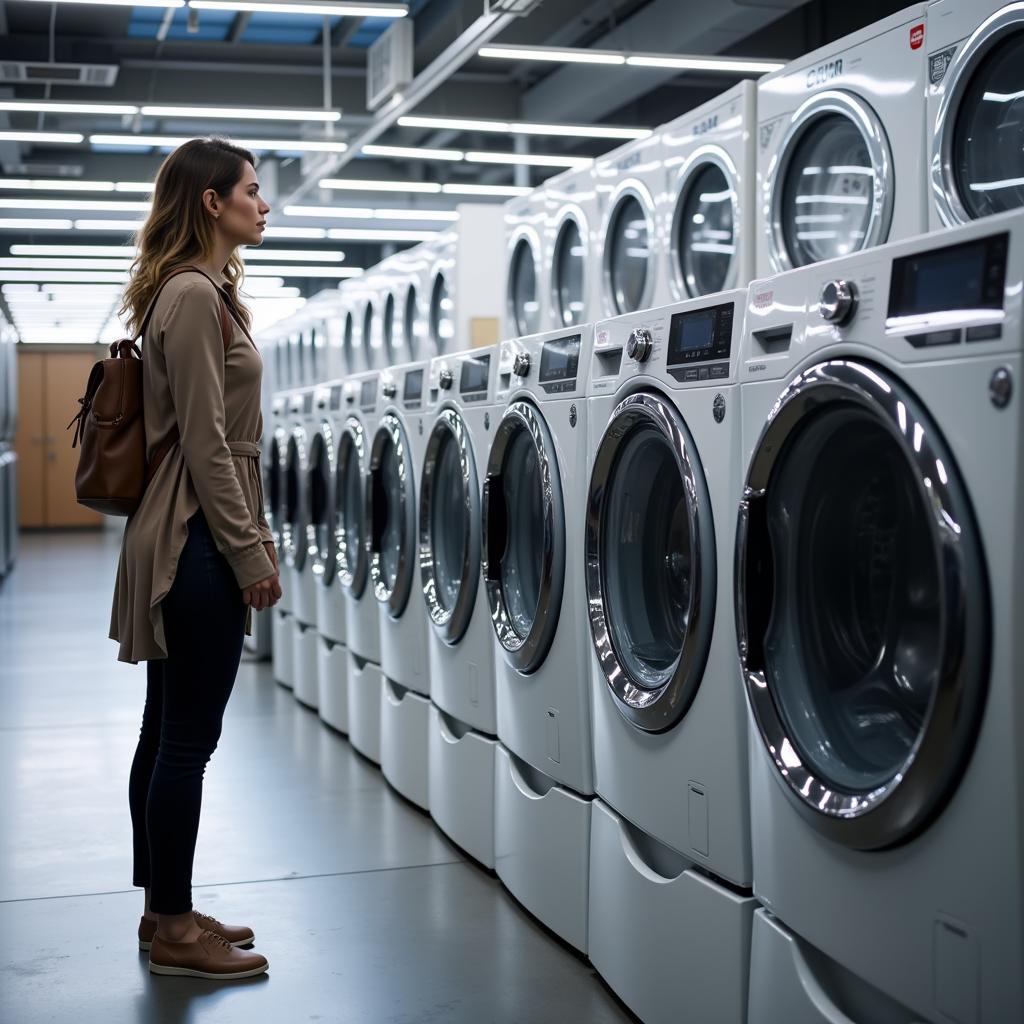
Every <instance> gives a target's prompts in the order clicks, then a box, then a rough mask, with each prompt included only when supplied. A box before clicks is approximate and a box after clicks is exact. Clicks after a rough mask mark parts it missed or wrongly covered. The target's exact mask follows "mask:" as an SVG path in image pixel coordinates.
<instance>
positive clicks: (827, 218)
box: [755, 4, 928, 276]
mask: <svg viewBox="0 0 1024 1024" xmlns="http://www.w3.org/2000/svg"><path fill="white" fill-rule="evenodd" d="M926 12H927V5H926V4H914V5H913V6H911V7H908V8H906V9H905V10H903V11H900V12H899V13H897V14H893V15H890V16H889V17H888V18H883V19H882V20H881V21H878V22H876V23H875V24H873V25H869V26H868V27H867V28H864V29H861V30H860V31H858V32H854V33H852V34H851V35H848V36H846V37H844V38H843V39H840V40H837V41H836V42H834V43H829V44H828V45H827V46H823V47H821V48H819V49H817V50H813V51H812V52H811V53H809V54H807V55H806V56H804V57H801V58H800V59H799V60H795V61H793V62H792V63H790V64H787V65H786V67H785V68H782V69H781V70H779V71H774V72H772V73H771V74H769V75H765V76H764V77H763V78H761V79H759V81H758V83H757V124H758V127H757V177H758V190H759V193H760V195H759V197H758V198H759V213H760V226H759V229H758V235H757V238H758V240H757V259H756V266H755V272H756V273H757V274H759V275H761V276H764V275H767V274H771V273H775V272H778V271H781V270H788V269H790V268H791V267H801V266H806V265H807V264H809V263H817V262H819V261H820V260H826V259H831V258H833V257H838V256H845V255H847V254H848V253H852V252H857V251H858V250H861V249H870V248H871V247H873V246H876V245H881V244H882V243H883V242H887V241H896V240H897V239H900V238H907V237H909V236H912V235H916V234H919V233H920V232H922V231H924V230H926V227H927V223H928V213H927V202H928V200H927V194H926V191H925V189H924V187H923V182H924V180H925V171H924V168H925V162H926V155H925V109H924V108H925V82H926V75H925V72H926V57H925V54H926V46H925V21H926Z"/></svg>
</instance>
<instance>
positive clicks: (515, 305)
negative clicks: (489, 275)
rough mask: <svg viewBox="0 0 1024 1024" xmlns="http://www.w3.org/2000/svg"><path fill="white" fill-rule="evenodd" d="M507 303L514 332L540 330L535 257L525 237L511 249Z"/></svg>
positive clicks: (524, 332)
mask: <svg viewBox="0 0 1024 1024" xmlns="http://www.w3.org/2000/svg"><path fill="white" fill-rule="evenodd" d="M508 304H509V312H510V313H511V314H512V323H513V325H514V326H515V331H516V334H518V335H520V336H522V335H525V334H536V333H537V331H539V330H540V304H539V303H538V302H537V258H536V254H535V253H534V250H533V246H532V245H530V242H529V240H528V239H526V238H520V239H519V241H518V242H516V244H515V248H514V249H513V250H512V260H511V265H510V267H509V295H508Z"/></svg>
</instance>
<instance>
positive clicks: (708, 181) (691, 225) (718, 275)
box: [672, 159, 739, 298]
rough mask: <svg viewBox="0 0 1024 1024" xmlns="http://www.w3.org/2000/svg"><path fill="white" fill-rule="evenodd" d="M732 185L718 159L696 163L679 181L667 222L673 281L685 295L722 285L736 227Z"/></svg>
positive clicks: (729, 271)
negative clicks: (669, 222) (672, 216)
mask: <svg viewBox="0 0 1024 1024" xmlns="http://www.w3.org/2000/svg"><path fill="white" fill-rule="evenodd" d="M737 203H738V199H737V196H736V185H735V181H734V179H733V178H732V176H731V175H730V174H729V173H728V171H727V169H726V168H725V166H724V165H723V164H722V163H721V162H719V161H718V160H711V159H707V160H703V161H701V162H699V163H697V164H696V165H695V166H694V167H693V168H692V169H691V170H690V172H689V173H688V174H687V175H686V177H685V179H684V180H683V184H682V187H681V188H680V190H679V200H678V202H677V204H676V212H675V221H674V224H673V226H672V256H673V266H674V270H675V274H676V281H677V283H679V284H681V285H682V289H681V290H682V294H684V295H687V296H689V297H691V298H696V297H697V296H699V295H709V294H711V293H712V292H720V291H722V290H723V289H725V288H728V287H729V286H730V284H731V282H732V280H733V279H734V277H735V274H734V272H733V268H734V257H735V255H736V246H737V237H736V234H737V231H738V230H739V217H738V215H737V214H738V206H737Z"/></svg>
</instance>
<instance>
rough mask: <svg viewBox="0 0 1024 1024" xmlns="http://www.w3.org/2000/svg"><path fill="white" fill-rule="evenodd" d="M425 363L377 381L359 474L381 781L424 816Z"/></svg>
mask: <svg viewBox="0 0 1024 1024" xmlns="http://www.w3.org/2000/svg"><path fill="white" fill-rule="evenodd" d="M429 366H430V364H429V363H427V362H417V363H405V364H403V365H401V366H394V367H391V368H389V369H387V370H384V371H383V372H382V373H381V374H380V390H379V410H380V413H379V419H378V421H377V431H376V433H375V435H374V438H373V443H372V444H371V446H370V458H369V470H368V473H367V492H366V522H367V524H368V526H369V535H368V537H367V539H366V550H367V556H368V560H369V572H370V586H371V588H372V589H373V594H374V596H375V597H376V599H377V612H378V622H379V625H380V653H381V661H380V667H381V674H382V676H383V680H384V683H383V687H382V690H381V723H380V724H381V740H380V756H381V760H380V764H381V769H382V771H383V772H384V776H385V778H387V780H388V781H389V782H390V783H391V785H392V786H394V787H395V789H397V790H398V792H400V793H401V794H402V795H403V796H405V797H406V798H408V799H409V800H412V801H413V803H415V804H417V805H419V806H420V807H422V808H424V809H426V808H427V807H428V806H429V788H428V784H427V768H428V752H427V750H428V748H427V744H428V738H429V728H430V700H429V695H430V665H429V663H428V659H427V658H425V657H424V653H425V649H426V646H427V615H426V609H425V608H424V605H423V601H422V600H421V599H420V597H419V595H418V594H417V593H416V591H417V590H418V589H419V583H420V580H419V572H418V571H417V570H418V567H419V530H418V525H419V504H418V494H419V481H420V471H421V467H422V465H423V454H424V450H425V447H426V437H425V428H424V419H425V413H424V406H425V394H424V392H425V389H426V376H427V373H428V371H429Z"/></svg>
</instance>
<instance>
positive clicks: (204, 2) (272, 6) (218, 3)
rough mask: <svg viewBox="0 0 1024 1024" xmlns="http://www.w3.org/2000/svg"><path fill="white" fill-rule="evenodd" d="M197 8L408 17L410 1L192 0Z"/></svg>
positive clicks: (346, 16) (204, 9) (355, 16)
mask: <svg viewBox="0 0 1024 1024" xmlns="http://www.w3.org/2000/svg"><path fill="white" fill-rule="evenodd" d="M190 6H192V7H194V8H195V9H196V10H197V11H256V12H260V11H264V12H268V13H271V14H322V15H323V16H324V17H328V18H329V17H331V16H332V15H333V16H337V17H342V18H404V17H405V16H406V15H407V14H408V13H409V6H408V4H386V3H382V4H375V3H337V2H334V0H325V2H323V3H317V0H295V2H294V3H289V2H283V0H281V2H278V3H274V2H270V0H268V2H261V0H192V3H191V4H190Z"/></svg>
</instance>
